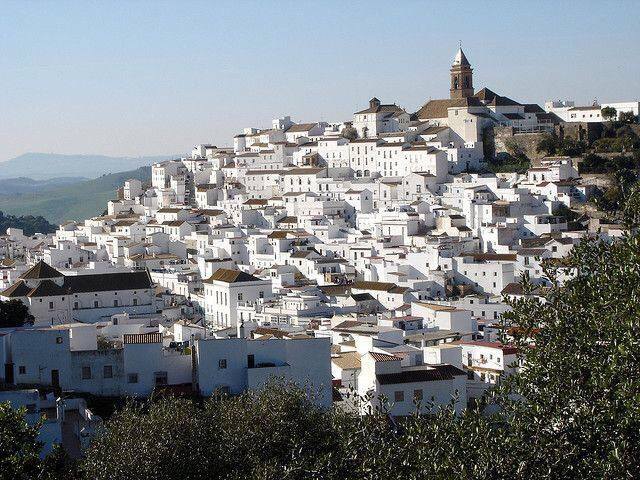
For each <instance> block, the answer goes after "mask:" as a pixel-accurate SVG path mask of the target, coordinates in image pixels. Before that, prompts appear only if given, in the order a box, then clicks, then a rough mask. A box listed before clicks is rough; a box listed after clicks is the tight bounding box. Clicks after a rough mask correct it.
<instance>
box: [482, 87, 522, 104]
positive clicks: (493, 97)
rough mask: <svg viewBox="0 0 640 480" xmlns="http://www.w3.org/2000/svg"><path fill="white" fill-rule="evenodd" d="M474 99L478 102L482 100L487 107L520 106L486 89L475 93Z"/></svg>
mask: <svg viewBox="0 0 640 480" xmlns="http://www.w3.org/2000/svg"><path fill="white" fill-rule="evenodd" d="M474 97H475V98H478V99H479V100H482V101H483V102H484V103H485V104H487V105H493V106H497V107H507V106H517V105H521V104H520V103H518V102H516V101H515V100H512V99H510V98H509V97H503V96H501V95H498V94H497V93H496V92H494V91H492V90H489V89H488V88H487V87H485V88H483V89H482V90H480V91H478V92H476V94H475V95H474Z"/></svg>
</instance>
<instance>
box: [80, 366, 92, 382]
mask: <svg viewBox="0 0 640 480" xmlns="http://www.w3.org/2000/svg"><path fill="white" fill-rule="evenodd" d="M82 379H83V380H91V367H82Z"/></svg>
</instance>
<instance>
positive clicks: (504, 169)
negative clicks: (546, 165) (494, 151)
mask: <svg viewBox="0 0 640 480" xmlns="http://www.w3.org/2000/svg"><path fill="white" fill-rule="evenodd" d="M529 168H531V161H530V160H529V159H528V158H527V156H526V155H524V154H523V153H522V154H520V155H518V156H514V155H511V154H509V153H500V154H498V155H496V158H494V159H492V160H490V161H488V162H487V170H489V171H490V172H492V173H510V172H516V173H526V172H527V170H528V169H529Z"/></svg>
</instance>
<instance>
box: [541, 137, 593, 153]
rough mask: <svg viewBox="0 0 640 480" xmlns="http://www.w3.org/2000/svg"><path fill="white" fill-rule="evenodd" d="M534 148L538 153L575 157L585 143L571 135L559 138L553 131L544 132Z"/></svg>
mask: <svg viewBox="0 0 640 480" xmlns="http://www.w3.org/2000/svg"><path fill="white" fill-rule="evenodd" d="M536 150H537V151H538V153H544V154H545V155H546V156H551V155H566V156H569V157H575V156H578V155H580V154H582V153H583V152H584V150H585V145H584V144H583V143H582V142H579V141H577V140H575V139H573V138H571V137H563V138H559V137H558V136H557V135H556V134H554V133H545V134H543V136H542V138H540V140H538V143H537V145H536Z"/></svg>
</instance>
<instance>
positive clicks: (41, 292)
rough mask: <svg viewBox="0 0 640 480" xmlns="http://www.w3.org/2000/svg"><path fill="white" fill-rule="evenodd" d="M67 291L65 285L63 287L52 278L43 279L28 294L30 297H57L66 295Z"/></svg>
mask: <svg viewBox="0 0 640 480" xmlns="http://www.w3.org/2000/svg"><path fill="white" fill-rule="evenodd" d="M65 292H66V290H65V288H64V287H61V286H60V285H58V284H57V283H55V282H52V281H51V280H43V281H41V282H40V283H39V284H38V286H37V287H35V288H34V289H32V290H31V291H30V292H29V293H28V294H27V296H28V297H55V296H59V295H64V294H65Z"/></svg>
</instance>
